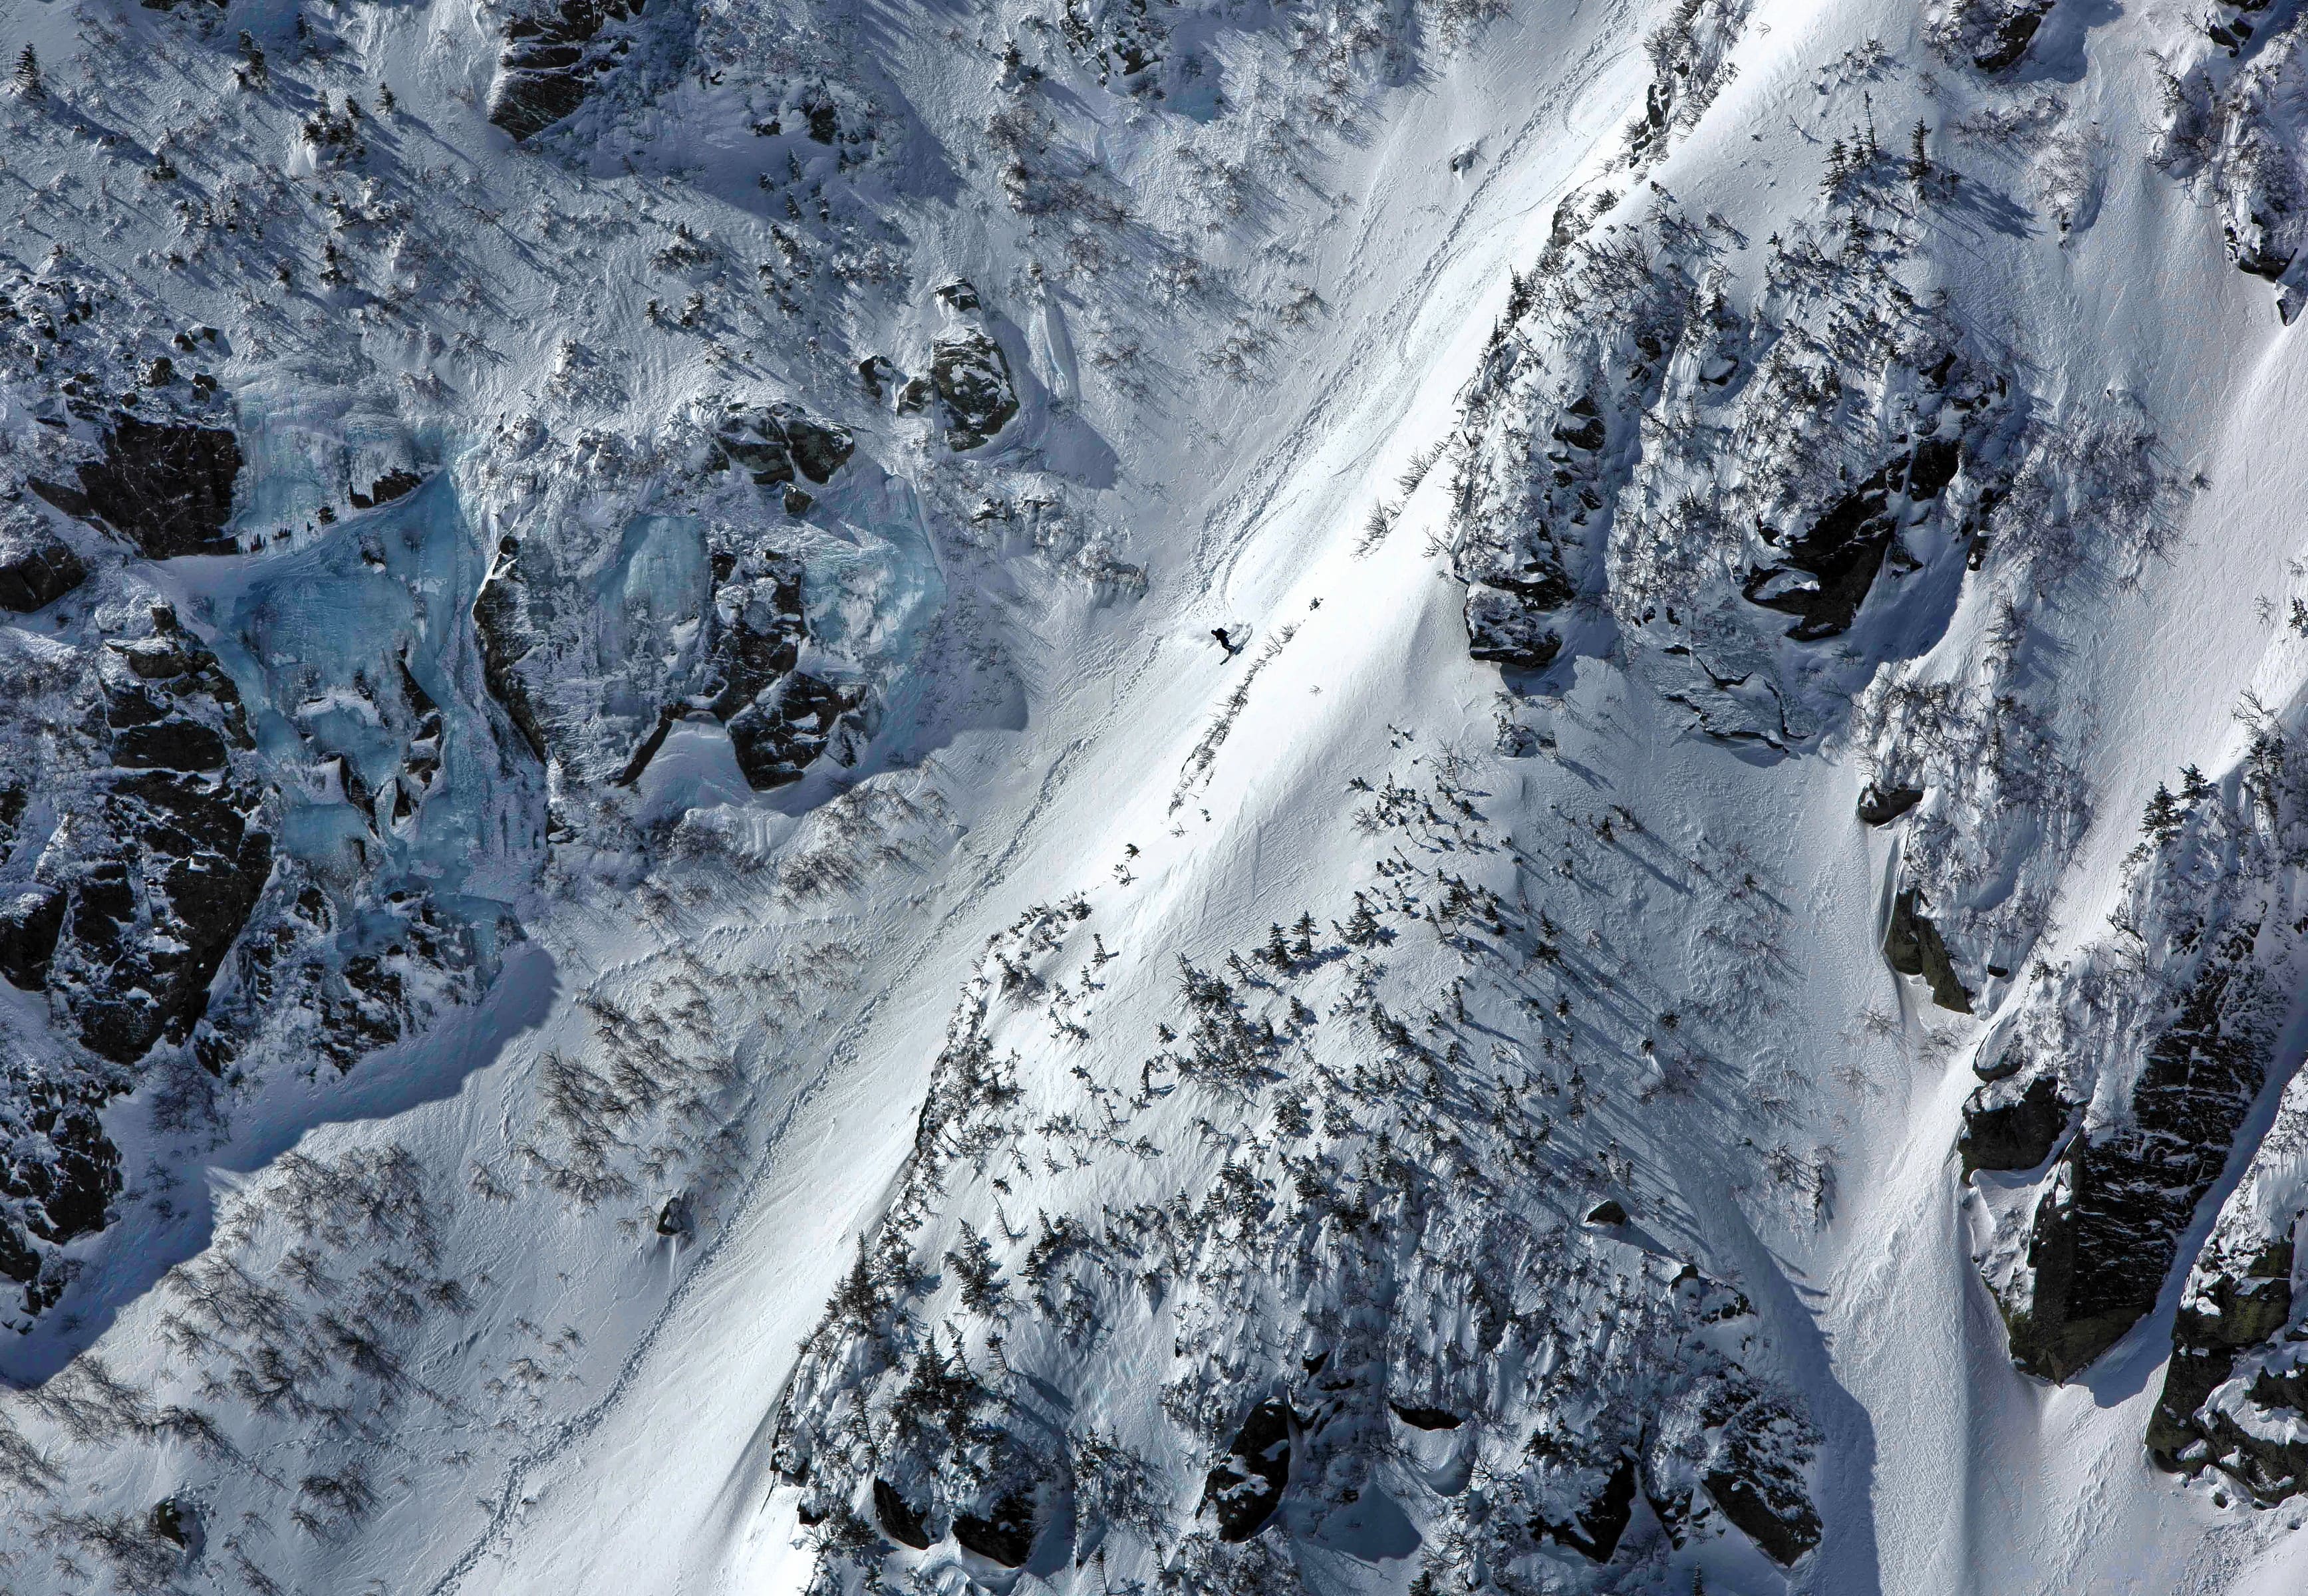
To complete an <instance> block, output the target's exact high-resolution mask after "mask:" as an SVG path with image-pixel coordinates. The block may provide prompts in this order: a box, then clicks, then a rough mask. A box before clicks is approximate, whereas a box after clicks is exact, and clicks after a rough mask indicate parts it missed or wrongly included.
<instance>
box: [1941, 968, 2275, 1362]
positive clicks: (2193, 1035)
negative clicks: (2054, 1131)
mask: <svg viewBox="0 0 2308 1596" xmlns="http://www.w3.org/2000/svg"><path fill="white" fill-rule="evenodd" d="M2222 943H2223V946H2222V948H2221V949H2220V952H2219V955H2218V956H2217V957H2214V958H2213V959H2212V960H2210V961H2209V963H2208V965H2207V966H2206V967H2205V968H2204V970H2203V971H2202V973H2201V974H2200V975H2199V976H2198V977H2197V979H2196V980H2195V982H2194V983H2193V985H2192V986H2191V987H2190V988H2189V989H2188V991H2186V993H2185V995H2184V996H2183V998H2182V1000H2180V1002H2179V1003H2178V1005H2177V1006H2176V1008H2177V1012H2176V1013H2175V1014H2174V1015H2172V1017H2170V1019H2169V1021H2168V1023H2167V1024H2166V1025H2165V1026H2164V1027H2163V1028H2162V1030H2161V1031H2160V1033H2159V1034H2157V1036H2156V1038H2155V1040H2154V1041H2153V1043H2151V1044H2150V1045H2149V1048H2148V1051H2147V1056H2146V1059H2145V1060H2144V1061H2143V1064H2142V1067H2141V1068H2140V1072H2139V1075H2138V1077H2137V1080H2136V1083H2135V1084H2134V1085H2132V1087H2131V1090H2130V1092H2129V1093H2128V1094H2126V1095H2125V1101H2124V1102H2123V1104H2122V1107H2121V1109H2120V1110H2119V1111H2117V1112H2116V1113H2114V1114H2111V1115H2110V1116H2109V1118H2108V1119H2107V1120H2106V1121H2105V1122H2102V1123H2092V1122H2090V1121H2087V1123H2086V1125H2085V1126H2084V1128H2083V1129H2082V1130H2081V1131H2080V1132H2079V1133H2078V1134H2077V1135H2076V1136H2075V1137H2073V1139H2071V1141H2070V1142H2069V1144H2068V1148H2067V1151H2066V1152H2065V1153H2064V1154H2062V1155H2061V1157H2060V1158H2059V1160H2058V1161H2057V1162H2056V1163H2054V1165H2053V1169H2052V1174H2051V1177H2050V1180H2049V1181H2048V1183H2047V1185H2046V1187H2045V1190H2044V1191H2043V1193H2042V1195H2041V1197H2039V1198H2038V1199H2037V1205H2036V1209H2035V1214H2034V1217H2033V1220H2032V1222H2031V1223H2030V1227H2029V1231H2028V1241H2027V1251H2026V1257H2025V1267H2024V1269H2023V1270H2022V1271H2021V1272H2020V1274H2019V1276H2018V1277H2017V1278H2016V1279H2015V1280H2014V1281H2013V1282H2012V1283H2011V1286H2010V1287H2009V1288H2008V1289H2007V1290H2006V1291H2004V1292H2003V1293H2002V1295H2001V1299H2000V1300H2002V1306H2003V1313H2004V1320H2005V1323H2006V1324H2007V1326H2009V1327H2010V1331H2011V1357H2012V1360H2013V1361H2014V1362H2015V1363H2017V1364H2018V1365H2019V1367H2020V1368H2021V1369H2024V1370H2026V1371H2027V1372H2028V1373H2030V1374H2034V1375H2039V1376H2041V1377H2044V1378H2045V1379H2051V1380H2065V1379H2067V1378H2068V1377H2071V1375H2073V1374H2075V1373H2076V1372H2077V1371H2078V1370H2080V1369H2083V1368H2084V1367H2085V1366H2086V1365H2088V1364H2089V1363H2090V1362H2091V1361H2092V1360H2094V1359H2096V1358H2097V1357H2098V1356H2099V1355H2100V1354H2101V1353H2102V1352H2104V1351H2106V1350H2107V1349H2108V1348H2109V1347H2111V1346H2114V1344H2115V1343H2116V1342H2117V1341H2118V1340H2120V1339H2121V1338H2122V1337H2123V1335H2124V1334H2125V1333H2126V1332H2128V1331H2129V1330H2130V1329H2131V1326H2133V1325H2135V1324H2137V1323H2139V1321H2140V1319H2141V1318H2142V1317H2145V1316H2146V1315H2147V1314H2148V1312H2149V1309H2152V1308H2154V1307H2155V1305H2156V1298H2157V1293H2158V1292H2159V1291H2162V1289H2163V1286H2164V1281H2165V1278H2166V1275H2167V1274H2170V1272H2171V1268H2172V1265H2173V1262H2174V1258H2175V1254H2176V1252H2177V1250H2178V1247H2179V1242H2180V1237H2181V1234H2182V1232H2183V1231H2185V1230H2186V1229H2187V1226H2188V1223H2189V1221H2190V1219H2191V1218H2192V1215H2193V1214H2194V1212H2195V1207H2196V1205H2197V1203H2198V1202H2199V1201H2200V1200H2201V1199H2202V1197H2203V1195H2204V1193H2205V1192H2206V1191H2208V1190H2209V1189H2210V1187H2211V1184H2212V1181H2213V1180H2215V1179H2216V1178H2217V1177H2218V1174H2219V1171H2220V1168H2221V1166H2222V1165H2223V1164H2225V1163H2226V1162H2227V1157H2228V1152H2229V1148H2230V1147H2231V1146H2232V1145H2233V1144H2234V1142H2235V1135H2236V1132H2237V1131H2238V1130H2239V1129H2240V1128H2242V1127H2243V1120H2244V1116H2245V1114H2246V1113H2247V1112H2249V1111H2250V1110H2251V1107H2252V1099H2253V1098H2254V1097H2255V1096H2257V1095H2258V1094H2259V1092H2260V1089H2261V1085H2262V1084H2263V1083H2264V1081H2265V1079H2266V1076H2267V1068H2268V1060H2269V1040H2270V1039H2269V1034H2268V1032H2267V1028H2266V1027H2267V1009H2268V994H2267V992H2266V991H2264V990H2263V989H2264V978H2263V977H2262V976H2261V973H2260V971H2259V970H2258V969H2257V968H2256V967H2255V966H2254V965H2253V964H2252V928H2240V929H2238V930H2236V931H2231V932H2230V933H2228V934H2227V935H2226V937H2224V938H2223V939H2222ZM2017 1078H2018V1077H2014V1079H2015V1080H2016V1079H2017ZM1994 1090H1996V1091H1998V1092H2001V1093H2003V1094H2006V1096H2005V1100H2006V1101H2007V1102H2008V1101H2011V1098H2010V1090H2011V1088H2010V1083H1998V1085H1997V1086H1996V1087H1995V1088H1994ZM2038 1090H2039V1088H2037V1087H2036V1086H2034V1085H2033V1084H2032V1083H2031V1084H2030V1085H2028V1087H2027V1088H2026V1089H2025V1090H2023V1091H2022V1092H2021V1093H2020V1094H2019V1098H2018V1100H2017V1101H2018V1102H2019V1103H2026V1102H2027V1101H2028V1093H2030V1092H2035V1091H2038ZM1993 1111H1994V1110H1993V1109H1992V1108H1989V1109H1984V1110H1983V1111H1982V1113H1981V1114H1980V1116H1978V1125H1979V1128H1978V1130H1977V1131H1976V1133H1975V1132H1974V1131H1973V1130H1972V1128H1970V1126H1969V1125H1968V1126H1967V1133H1966V1134H1967V1137H1972V1136H1974V1135H1975V1134H1976V1135H1977V1136H1978V1137H1981V1138H1982V1139H1993V1137H1994V1134H1995V1130H1994V1125H1993V1124H1992V1123H1991V1121H1990V1120H1989V1118H1988V1115H1989V1114H1990V1113H1992V1112H1993ZM2029 1112H2032V1113H2033V1115H2034V1116H2035V1118H2034V1119H2033V1120H2032V1122H2031V1123H2030V1126H2029V1128H2031V1129H2032V1130H2033V1131H2035V1132H2036V1133H2037V1135H2040V1133H2041V1130H2042V1128H2043V1125H2044V1123H2045V1121H2046V1120H2048V1118H2049V1113H2050V1110H2049V1108H2048V1107H2047V1106H2045V1104H2044V1103H2043V1101H2042V1100H2041V1099H2038V1100H2037V1106H2036V1107H2034V1108H2033V1109H2032V1110H2029ZM2003 1123H2004V1124H2005V1125H2006V1126H2013V1127H2016V1126H2017V1125H2018V1124H2019V1120H2005V1121H2003ZM2014 1139H2015V1140H2016V1139H2017V1138H2016V1137H2015V1138H2014ZM2033 1145H2034V1144H2033V1142H2032V1141H2031V1142H2030V1143H2029V1144H2028V1146H2022V1147H2020V1148H2019V1150H2018V1151H2019V1154H2024V1153H2025V1152H2027V1151H2028V1150H2030V1149H2031V1148H2032V1146H2033Z"/></svg>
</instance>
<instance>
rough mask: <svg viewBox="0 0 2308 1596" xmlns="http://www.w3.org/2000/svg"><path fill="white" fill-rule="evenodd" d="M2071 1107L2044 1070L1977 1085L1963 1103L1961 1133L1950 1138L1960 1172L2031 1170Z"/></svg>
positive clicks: (2045, 1153) (2055, 1139) (2055, 1137)
mask: <svg viewBox="0 0 2308 1596" xmlns="http://www.w3.org/2000/svg"><path fill="white" fill-rule="evenodd" d="M2074 1111H2075V1104H2073V1103H2070V1102H2068V1101H2067V1100H2066V1099H2065V1098H2063V1097H2062V1096H2061V1095H2060V1085H2059V1081H2058V1079H2057V1078H2056V1077H2053V1076H2050V1075H2039V1076H2037V1077H2034V1078H2032V1079H2030V1080H2028V1081H2026V1082H2024V1083H2022V1082H2019V1081H2016V1080H2010V1079H2009V1078H2008V1077H2007V1079H2006V1080H2002V1081H1991V1082H1990V1083H1988V1084H1987V1085H1983V1086H1981V1087H1980V1088H1979V1089H1978V1090H1977V1091H1976V1092H1974V1093H1973V1094H1971V1098H1970V1100H1969V1101H1968V1102H1967V1103H1965V1104H1964V1108H1963V1135H1962V1137H1960V1138H1959V1140H1958V1141H1957V1143H1956V1152H1957V1154H1958V1155H1959V1157H1961V1158H1962V1160H1963V1172H1964V1173H1965V1174H1966V1175H1969V1174H1970V1173H1971V1172H1972V1171H1974V1170H2032V1169H2034V1168H2035V1167H2036V1166H2037V1165H2038V1164H2040V1163H2043V1162H2044V1160H2045V1159H2047V1158H2049V1157H2050V1156H2051V1155H2052V1149H2053V1147H2054V1146H2056V1145H2057V1144H2058V1142H2059V1139H2060V1133H2061V1132H2062V1131H2063V1130H2065V1129H2066V1128H2067V1125H2068V1118H2069V1116H2070V1115H2071V1114H2072V1113H2073V1112H2074Z"/></svg>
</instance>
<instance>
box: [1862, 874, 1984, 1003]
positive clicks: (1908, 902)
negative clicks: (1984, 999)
mask: <svg viewBox="0 0 2308 1596" xmlns="http://www.w3.org/2000/svg"><path fill="white" fill-rule="evenodd" d="M1883 957H1884V959H1885V961H1886V962H1888V963H1889V964H1890V966H1891V967H1892V968H1893V969H1894V970H1897V971H1898V972H1899V974H1902V975H1920V976H1922V977H1923V978H1924V982H1925V984H1926V985H1927V986H1929V987H1930V988H1931V991H1932V1001H1933V1002H1934V1003H1936V1004H1938V1005H1939V1006H1940V1007H1941V1008H1951V1009H1953V1010H1954V1011H1955V1012H1956V1013H1958V1014H1969V1013H1970V1012H1971V994H1970V993H1969V992H1968V991H1965V990H1964V985H1963V982H1962V981H1961V980H1960V979H1959V978H1958V977H1957V975H1956V973H1955V965H1954V964H1953V963H1952V962H1951V960H1950V959H1949V957H1948V950H1947V943H1946V942H1945V941H1943V940H1942V939H1941V937H1940V932H1939V928H1938V927H1937V926H1935V925H1933V923H1932V922H1931V917H1930V916H1929V915H1927V914H1924V912H1923V910H1922V907H1921V905H1920V904H1919V903H1918V900H1917V894H1916V888H1912V887H1909V888H1905V889H1903V890H1902V891H1901V892H1900V893H1899V896H1898V897H1895V898H1894V899H1892V902H1891V918H1890V923H1889V924H1888V925H1886V926H1885V928H1884V931H1883Z"/></svg>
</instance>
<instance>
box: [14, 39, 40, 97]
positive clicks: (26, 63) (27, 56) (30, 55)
mask: <svg viewBox="0 0 2308 1596" xmlns="http://www.w3.org/2000/svg"><path fill="white" fill-rule="evenodd" d="M16 92H17V93H19V94H21V95H22V96H23V97H24V98H25V99H47V97H48V91H47V88H46V87H44V86H43V85H42V84H41V82H40V57H39V54H38V53H37V52H36V51H35V50H34V49H33V48H32V47H31V46H30V45H26V46H25V47H24V52H23V54H22V55H21V56H17V57H16Z"/></svg>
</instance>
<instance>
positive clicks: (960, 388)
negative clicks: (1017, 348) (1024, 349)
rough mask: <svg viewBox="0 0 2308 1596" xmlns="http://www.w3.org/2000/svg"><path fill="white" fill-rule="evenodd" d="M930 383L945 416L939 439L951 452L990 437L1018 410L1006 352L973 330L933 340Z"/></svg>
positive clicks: (967, 447) (953, 333) (991, 438)
mask: <svg viewBox="0 0 2308 1596" xmlns="http://www.w3.org/2000/svg"><path fill="white" fill-rule="evenodd" d="M930 386H931V388H932V390H934V391H935V393H936V394H937V397H938V402H939V405H940V407H941V408H942V409H943V412H944V416H945V427H946V432H945V441H946V444H947V446H948V447H949V448H951V449H952V450H955V451H956V452H961V451H963V450H971V449H976V448H978V447H980V446H981V445H983V444H985V443H987V442H991V441H992V440H993V438H994V436H995V433H999V432H1000V431H1001V430H1002V429H1003V427H1005V426H1007V425H1010V420H1011V417H1012V416H1016V415H1017V414H1018V390H1017V388H1016V386H1015V384H1013V383H1012V381H1011V378H1010V357H1009V356H1007V355H1004V354H1003V352H1002V346H1001V345H1000V344H998V343H996V342H995V340H994V339H992V338H990V337H988V336H987V335H986V333H984V332H981V331H979V330H977V329H976V328H974V327H972V328H965V329H963V330H960V331H959V332H950V333H948V334H947V335H946V336H945V337H943V338H942V339H938V340H937V343H936V346H935V347H934V348H933V349H932V350H931V351H930Z"/></svg>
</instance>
